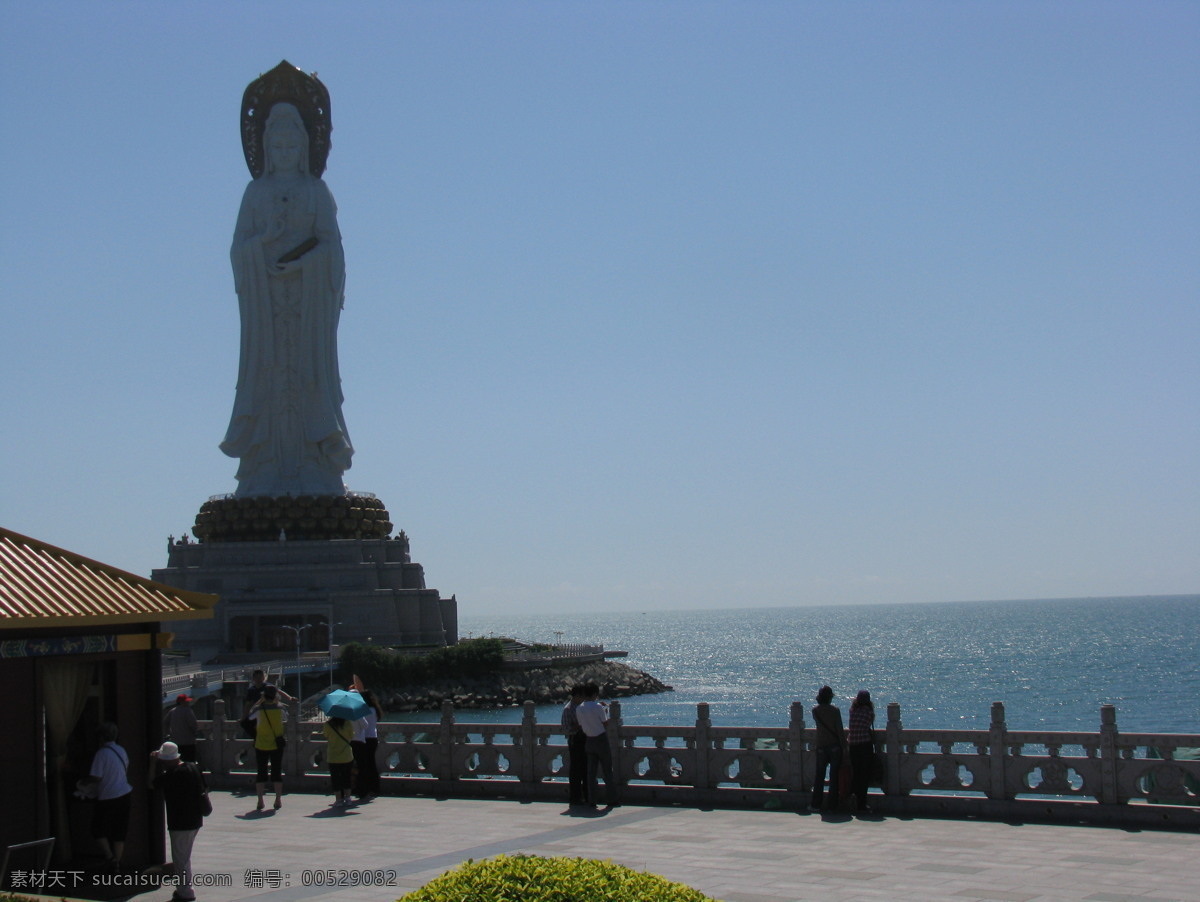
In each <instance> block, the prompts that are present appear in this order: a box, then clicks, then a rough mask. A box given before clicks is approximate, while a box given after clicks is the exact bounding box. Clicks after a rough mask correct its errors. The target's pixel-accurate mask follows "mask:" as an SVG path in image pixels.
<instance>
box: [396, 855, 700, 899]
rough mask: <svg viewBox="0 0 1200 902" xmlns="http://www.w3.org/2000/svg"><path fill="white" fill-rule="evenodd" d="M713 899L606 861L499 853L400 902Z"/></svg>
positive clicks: (451, 873)
mask: <svg viewBox="0 0 1200 902" xmlns="http://www.w3.org/2000/svg"><path fill="white" fill-rule="evenodd" d="M500 899H509V900H520V902H715V900H713V899H712V897H710V896H706V895H704V894H703V893H701V892H700V891H699V890H694V889H692V888H691V887H690V886H684V885H683V884H682V883H673V882H672V881H670V880H667V879H666V878H665V877H659V876H658V875H657V874H647V873H645V872H639V871H633V870H630V869H629V868H627V867H624V866H622V865H619V864H613V863H612V862H611V861H595V860H593V859H590V858H543V857H541V856H538V855H498V856H496V857H495V858H489V859H488V860H486V861H471V860H469V859H468V860H467V861H466V863H464V864H461V865H459V866H458V867H457V868H455V869H454V870H452V871H447V872H446V873H444V874H442V876H440V877H437V878H435V879H433V880H431V881H429V882H428V883H426V884H425V885H424V886H423V887H421V888H420V889H418V890H413V891H412V892H411V893H409V894H408V895H406V896H403V897H402V898H401V899H400V902H494V900H500Z"/></svg>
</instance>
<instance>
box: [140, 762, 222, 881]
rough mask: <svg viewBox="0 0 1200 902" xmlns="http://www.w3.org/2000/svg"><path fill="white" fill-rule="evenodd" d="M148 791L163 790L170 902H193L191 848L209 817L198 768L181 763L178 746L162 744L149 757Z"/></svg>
mask: <svg viewBox="0 0 1200 902" xmlns="http://www.w3.org/2000/svg"><path fill="white" fill-rule="evenodd" d="M147 780H148V782H149V784H150V789H151V790H162V794H163V802H164V803H165V804H166V807H167V835H168V836H169V837H170V839H171V863H172V865H174V871H175V875H174V877H175V892H174V893H172V895H171V902H192V900H193V899H195V898H196V891H195V890H194V889H193V888H192V846H194V845H195V843H196V834H197V833H199V832H200V828H201V827H203V826H204V818H206V817H207V816H208V815H210V814H212V802H211V801H209V798H208V787H207V786H206V785H205V783H204V775H203V774H201V773H200V768H199V767H197V766H196V765H195V764H193V763H191V762H187V761H184V759H183V756H182V754H181V753H180V750H179V746H178V745H176V744H175V743H174V742H164V743H163V744H162V748H159V749H155V750H154V751H153V752H151V753H150V773H149V775H148V777H147Z"/></svg>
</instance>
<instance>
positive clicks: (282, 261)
mask: <svg viewBox="0 0 1200 902" xmlns="http://www.w3.org/2000/svg"><path fill="white" fill-rule="evenodd" d="M292 71H293V72H294V71H295V70H292ZM289 75H290V73H289ZM327 96H328V95H326V97H327ZM264 107H265V104H264ZM264 107H259V108H258V109H257V110H254V111H252V112H251V113H250V114H249V115H250V116H253V115H254V114H255V113H257V114H259V115H262V114H265V115H266V122H265V124H263V123H262V122H261V121H256V120H254V119H252V118H251V119H247V114H245V112H244V115H243V142H244V143H245V144H246V146H247V162H248V163H250V164H251V173H252V174H254V175H255V178H254V180H253V181H251V182H250V184H249V185H248V186H247V187H246V192H245V194H244V195H243V197H242V206H241V209H240V210H239V211H238V218H237V228H236V230H235V231H234V236H233V247H232V249H231V251H230V257H231V259H232V262H233V278H234V286H235V287H236V289H237V295H238V306H239V308H240V311H241V324H242V341H241V356H240V360H239V363H238V381H237V395H236V398H235V400H234V404H233V415H232V417H231V418H230V421H229V430H228V431H227V432H226V434H225V440H224V441H223V442H222V443H221V450H222V451H224V452H225V453H226V454H228V455H229V456H230V457H236V458H239V459H240V463H239V466H238V471H237V479H238V488H237V493H236V495H237V497H239V498H248V497H258V496H275V497H278V496H283V495H342V494H345V493H346V486H345V484H344V482H343V481H342V475H343V474H344V473H345V471H346V470H348V469H349V468H350V458H351V455H353V453H354V448H353V447H352V446H351V444H350V436H349V434H348V433H347V431H346V423H345V420H344V419H343V418H342V389H341V377H340V375H339V372H338V353H337V328H338V319H339V317H340V315H341V310H342V302H343V290H344V285H345V278H346V271H345V260H344V258H343V256H342V237H341V233H340V232H339V231H338V224H337V208H336V206H335V205H334V202H333V195H331V194H330V193H329V189H328V188H327V187H325V182H324V181H322V179H321V178H320V172H322V171H324V159H323V158H322V159H321V160H320V165H319V166H310V159H309V157H310V149H311V148H310V143H311V142H310V135H309V132H308V130H307V129H306V126H305V121H304V118H303V117H302V115H301V112H300V110H299V109H298V108H297V106H296V105H295V104H293V103H287V102H282V101H280V102H275V103H274V104H273V105H271V106H270V107H269V109H267V108H264ZM318 112H320V113H322V114H323V115H325V116H326V122H327V116H328V109H327V100H326V106H325V108H323V109H319V110H318ZM310 119H311V116H310ZM247 122H249V123H250V126H247ZM249 127H253V128H254V129H255V131H254V132H253V135H254V145H255V153H259V154H261V156H260V157H259V158H258V159H257V160H256V161H255V162H257V165H258V168H259V169H260V171H259V172H256V171H255V169H256V166H255V162H252V161H251V145H250V143H247V138H246V135H247V130H248V128H249ZM327 130H328V129H327V128H326V132H327ZM324 137H325V142H326V143H325V144H324V149H325V150H326V151H327V149H328V141H327V137H328V136H327V133H326V134H325V136H324ZM259 138H261V143H258V140H259ZM314 170H315V172H314Z"/></svg>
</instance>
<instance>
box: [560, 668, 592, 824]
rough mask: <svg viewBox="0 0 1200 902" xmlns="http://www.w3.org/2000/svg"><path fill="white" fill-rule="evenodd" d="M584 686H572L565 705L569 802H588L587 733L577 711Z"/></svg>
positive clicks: (563, 726) (580, 803)
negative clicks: (569, 696)
mask: <svg viewBox="0 0 1200 902" xmlns="http://www.w3.org/2000/svg"><path fill="white" fill-rule="evenodd" d="M583 701H584V698H583V687H582V686H580V685H578V684H576V685H574V686H572V687H571V700H570V701H569V702H567V703H566V704H565V705H563V710H562V728H563V733H564V734H565V735H566V737H567V803H568V804H569V805H583V804H586V803H587V734H586V733H584V732H583V728H582V727H580V726H579V718H578V717H576V712H577V711H578V710H579V706H580V705H582V704H583Z"/></svg>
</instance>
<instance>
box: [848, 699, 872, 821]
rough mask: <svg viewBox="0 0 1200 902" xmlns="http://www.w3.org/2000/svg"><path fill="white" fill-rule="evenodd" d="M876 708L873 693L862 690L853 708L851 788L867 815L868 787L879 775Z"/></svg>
mask: <svg viewBox="0 0 1200 902" xmlns="http://www.w3.org/2000/svg"><path fill="white" fill-rule="evenodd" d="M874 726H875V704H874V702H872V701H871V693H870V692H868V691H867V690H866V689H863V690H860V691H859V693H858V695H856V696H855V697H854V701H853V702H851V704H850V727H849V729H848V730H847V735H846V741H847V742H848V743H849V746H848V748H849V750H850V769H851V784H850V791H851V792H852V793H853V794H854V804H855V807H856V808H857V810H858V811H862V812H867V811H870V810H871V809H870V808H868V807H867V783H868V781H869V780H870V779H871V775H872V774H873V773H874V771H875V730H874Z"/></svg>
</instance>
